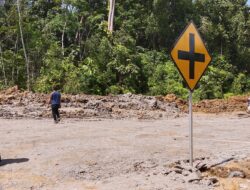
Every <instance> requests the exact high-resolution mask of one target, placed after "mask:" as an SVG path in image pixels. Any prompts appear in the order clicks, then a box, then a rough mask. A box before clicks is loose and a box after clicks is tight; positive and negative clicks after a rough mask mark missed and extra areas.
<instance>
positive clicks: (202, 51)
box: [171, 22, 211, 91]
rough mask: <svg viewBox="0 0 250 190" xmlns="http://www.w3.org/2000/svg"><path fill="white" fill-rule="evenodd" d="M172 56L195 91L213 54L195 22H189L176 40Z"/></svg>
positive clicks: (190, 87)
mask: <svg viewBox="0 0 250 190" xmlns="http://www.w3.org/2000/svg"><path fill="white" fill-rule="evenodd" d="M171 57H172V59H173V61H174V62H175V64H176V66H177V68H178V69H179V71H180V73H181V75H182V77H183V78H184V80H185V81H186V83H187V85H188V87H189V89H190V90H191V91H193V90H194V88H195V86H196V85H197V83H198V81H199V80H200V78H201V77H202V75H203V73H204V72H205V70H206V68H207V66H208V64H209V63H210V62H211V56H210V55H209V53H208V50H207V48H206V46H205V44H204V42H203V40H202V38H201V36H200V34H199V32H198V30H197V28H196V26H195V25H194V23H193V22H190V23H189V24H188V26H187V27H186V29H185V30H184V31H183V33H182V34H181V35H180V37H179V38H178V39H177V41H176V42H175V45H174V47H173V49H172V51H171Z"/></svg>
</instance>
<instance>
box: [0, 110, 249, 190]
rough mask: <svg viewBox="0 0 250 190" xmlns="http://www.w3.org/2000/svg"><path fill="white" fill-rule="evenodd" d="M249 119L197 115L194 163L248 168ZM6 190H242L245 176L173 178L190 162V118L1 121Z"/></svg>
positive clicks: (0, 180) (0, 184)
mask: <svg viewBox="0 0 250 190" xmlns="http://www.w3.org/2000/svg"><path fill="white" fill-rule="evenodd" d="M249 123H250V117H249V115H247V114H245V113H238V112H237V113H230V114H217V115H215V114H200V113H195V114H194V157H195V158H204V159H207V160H208V161H209V162H212V163H218V162H219V161H220V160H227V159H229V158H232V160H231V161H230V162H227V163H225V164H222V165H219V166H218V167H227V164H229V165H230V164H231V165H232V164H233V167H234V168H235V167H236V166H237V167H239V168H241V169H242V168H245V169H246V168H249V167H250V166H249V161H248V160H249V158H250V140H249V139H250V128H249ZM0 134H1V137H0V154H1V156H2V162H0V189H1V190H26V189H28V190H82V189H83V190H85V189H86V190H206V189H215V188H217V189H220V190H238V189H242V190H244V189H246V190H248V189H250V181H249V176H248V175H249V174H248V173H247V172H248V170H247V171H246V170H245V175H246V176H245V177H244V178H228V176H227V175H226V176H221V175H220V173H219V171H220V170H218V171H216V167H214V168H213V170H208V171H206V172H204V173H202V175H203V176H204V178H206V179H208V178H209V177H212V176H214V177H216V178H217V179H218V180H219V182H218V183H216V184H215V185H208V184H206V182H207V181H206V180H198V181H194V182H188V176H185V175H181V174H178V173H176V172H168V171H169V169H170V168H169V167H170V165H171V164H173V163H175V162H176V161H181V160H186V159H188V158H189V150H188V148H189V146H188V143H189V138H188V117H187V116H186V115H184V116H183V117H177V118H174V117H170V118H161V119H157V120H139V119H135V118H134V119H123V120H119V119H94V118H93V119H88V120H87V119H72V118H71V119H64V120H62V121H61V123H59V124H54V123H53V122H52V120H51V119H27V118H26V119H25V118H23V119H19V120H17V119H0Z"/></svg>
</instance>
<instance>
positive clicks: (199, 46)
mask: <svg viewBox="0 0 250 190" xmlns="http://www.w3.org/2000/svg"><path fill="white" fill-rule="evenodd" d="M170 55H171V58H172V60H173V62H174V63H175V65H176V67H177V68H178V70H179V72H180V74H181V75H182V77H183V79H184V80H185V81H186V83H187V86H188V88H189V90H190V91H189V148H190V160H189V162H190V165H191V166H193V110H192V92H193V90H194V89H195V87H196V85H197V83H198V82H199V80H200V79H201V77H202V75H203V74H204V72H205V70H206V69H207V67H208V65H209V63H210V62H211V60H212V57H211V55H210V54H209V52H208V50H207V48H206V46H205V43H204V42H203V40H202V38H201V36H200V34H199V32H198V30H197V28H196V26H195V24H194V23H193V22H192V21H191V22H190V23H189V24H188V25H187V27H186V28H185V29H184V31H183V32H182V34H181V35H180V36H179V38H178V39H177V40H176V42H175V44H174V46H173V49H172V50H171V53H170Z"/></svg>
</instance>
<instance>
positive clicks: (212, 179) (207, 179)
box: [163, 157, 250, 187]
mask: <svg viewBox="0 0 250 190" xmlns="http://www.w3.org/2000/svg"><path fill="white" fill-rule="evenodd" d="M235 163H237V164H235ZM239 163H245V165H244V167H245V168H246V166H248V167H249V160H246V159H245V158H244V159H238V158H233V157H231V158H228V159H221V158H218V159H212V158H209V157H207V158H205V157H203V158H197V159H195V160H194V163H193V167H191V166H190V164H189V161H188V160H179V161H177V162H174V163H172V164H170V165H169V166H168V167H167V168H166V169H165V170H164V172H163V174H164V175H166V176H168V177H169V178H171V179H172V180H174V181H179V182H181V183H193V184H199V185H203V186H209V187H219V186H221V185H225V184H224V183H225V181H232V179H233V178H236V179H249V174H250V173H249V172H250V170H249V169H248V170H247V169H245V168H244V169H242V166H240V164H239ZM232 166H233V167H232ZM222 179H224V180H222ZM222 181H223V184H221V183H222Z"/></svg>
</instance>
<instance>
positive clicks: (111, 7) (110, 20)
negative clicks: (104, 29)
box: [108, 0, 115, 33]
mask: <svg viewBox="0 0 250 190" xmlns="http://www.w3.org/2000/svg"><path fill="white" fill-rule="evenodd" d="M114 14H115V0H109V18H108V30H109V31H110V32H111V33H112V32H113V22H114Z"/></svg>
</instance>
